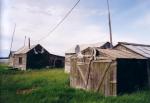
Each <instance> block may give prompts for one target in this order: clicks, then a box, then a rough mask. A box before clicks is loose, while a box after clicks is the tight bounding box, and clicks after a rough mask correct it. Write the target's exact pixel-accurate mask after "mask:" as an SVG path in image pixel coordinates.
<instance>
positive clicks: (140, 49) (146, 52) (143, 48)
mask: <svg viewBox="0 0 150 103" xmlns="http://www.w3.org/2000/svg"><path fill="white" fill-rule="evenodd" d="M119 44H120V45H123V46H125V47H126V48H128V49H130V50H132V51H134V52H136V53H138V54H140V55H142V56H144V57H147V58H150V45H144V44H135V43H125V42H119Z"/></svg>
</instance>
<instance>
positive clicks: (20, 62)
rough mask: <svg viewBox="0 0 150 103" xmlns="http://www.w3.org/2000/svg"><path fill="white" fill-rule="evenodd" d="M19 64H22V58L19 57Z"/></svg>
mask: <svg viewBox="0 0 150 103" xmlns="http://www.w3.org/2000/svg"><path fill="white" fill-rule="evenodd" d="M19 64H20V65H21V64H22V57H19Z"/></svg>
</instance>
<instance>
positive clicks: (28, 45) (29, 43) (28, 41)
mask: <svg viewBox="0 0 150 103" xmlns="http://www.w3.org/2000/svg"><path fill="white" fill-rule="evenodd" d="M28 46H29V49H30V38H28Z"/></svg>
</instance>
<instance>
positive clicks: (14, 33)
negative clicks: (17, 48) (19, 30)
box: [10, 24, 16, 52]
mask: <svg viewBox="0 0 150 103" xmlns="http://www.w3.org/2000/svg"><path fill="white" fill-rule="evenodd" d="M15 31H16V24H15V26H14V30H13V34H12V38H11V44H10V52H11V49H12V44H13V40H14V35H15Z"/></svg>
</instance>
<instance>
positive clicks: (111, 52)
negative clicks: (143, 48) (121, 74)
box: [97, 49, 145, 59]
mask: <svg viewBox="0 0 150 103" xmlns="http://www.w3.org/2000/svg"><path fill="white" fill-rule="evenodd" d="M97 50H98V51H99V52H100V53H103V54H105V55H106V56H107V57H109V58H112V59H117V58H126V59H127V58H129V59H145V58H144V57H143V56H140V55H138V54H135V53H129V52H125V51H121V50H115V49H97Z"/></svg>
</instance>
